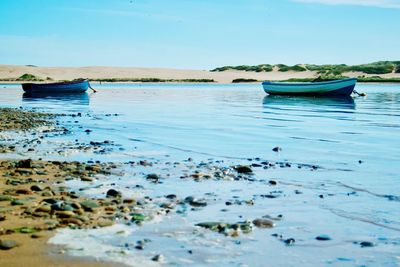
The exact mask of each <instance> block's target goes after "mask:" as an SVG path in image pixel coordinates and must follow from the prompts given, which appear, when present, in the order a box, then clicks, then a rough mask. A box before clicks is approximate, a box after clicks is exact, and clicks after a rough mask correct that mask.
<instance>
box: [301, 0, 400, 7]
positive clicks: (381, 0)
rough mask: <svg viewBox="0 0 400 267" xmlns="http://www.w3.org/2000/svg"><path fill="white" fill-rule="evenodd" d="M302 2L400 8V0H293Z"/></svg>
mask: <svg viewBox="0 0 400 267" xmlns="http://www.w3.org/2000/svg"><path fill="white" fill-rule="evenodd" d="M293 1H294V2H301V3H316V4H325V5H353V6H371V7H380V8H400V0H293Z"/></svg>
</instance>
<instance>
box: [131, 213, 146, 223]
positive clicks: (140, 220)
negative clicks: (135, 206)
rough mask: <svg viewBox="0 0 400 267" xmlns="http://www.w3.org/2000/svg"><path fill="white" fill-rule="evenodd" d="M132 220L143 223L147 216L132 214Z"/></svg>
mask: <svg viewBox="0 0 400 267" xmlns="http://www.w3.org/2000/svg"><path fill="white" fill-rule="evenodd" d="M131 216H132V218H131V221H132V222H136V223H138V222H143V221H144V220H146V216H145V215H144V214H142V213H132V214H131Z"/></svg>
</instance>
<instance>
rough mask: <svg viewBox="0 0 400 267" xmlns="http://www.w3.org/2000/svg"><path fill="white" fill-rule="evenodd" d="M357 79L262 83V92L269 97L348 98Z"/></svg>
mask: <svg viewBox="0 0 400 267" xmlns="http://www.w3.org/2000/svg"><path fill="white" fill-rule="evenodd" d="M356 83H357V79H355V78H349V79H343V80H335V81H329V82H310V83H288V82H268V81H266V82H263V88H264V91H265V92H266V93H267V94H270V95H301V96H349V95H351V93H352V92H353V90H354V87H355V86H356Z"/></svg>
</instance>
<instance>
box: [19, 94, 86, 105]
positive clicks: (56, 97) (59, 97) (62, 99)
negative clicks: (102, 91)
mask: <svg viewBox="0 0 400 267" xmlns="http://www.w3.org/2000/svg"><path fill="white" fill-rule="evenodd" d="M22 101H23V102H28V103H40V102H46V103H49V102H51V103H52V104H55V105H66V104H67V105H81V106H88V105H89V102H90V101H89V94H87V93H63V94H45V93H24V94H23V95H22Z"/></svg>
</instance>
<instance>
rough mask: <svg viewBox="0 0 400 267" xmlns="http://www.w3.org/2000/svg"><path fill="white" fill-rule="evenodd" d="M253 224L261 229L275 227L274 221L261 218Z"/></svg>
mask: <svg viewBox="0 0 400 267" xmlns="http://www.w3.org/2000/svg"><path fill="white" fill-rule="evenodd" d="M253 224H254V225H255V226H257V227H259V228H272V227H274V226H275V223H274V222H273V221H271V220H267V219H261V218H258V219H255V220H253Z"/></svg>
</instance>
